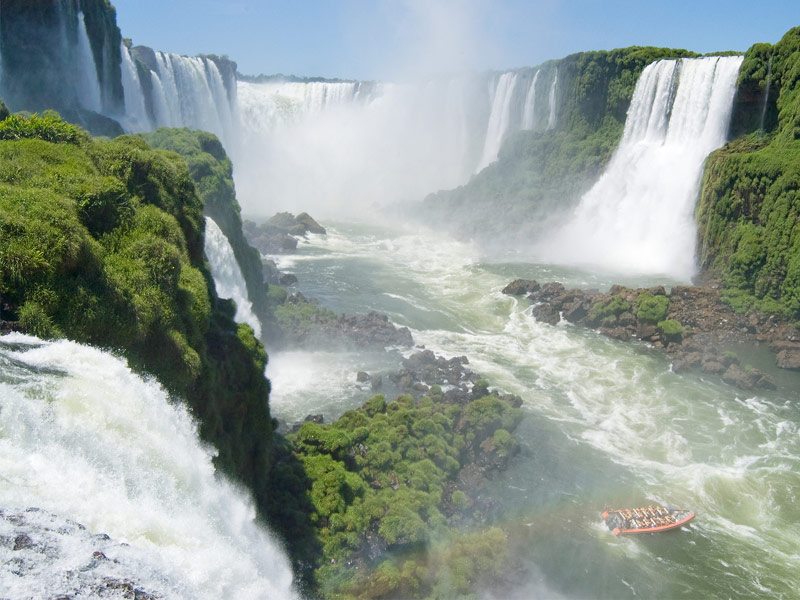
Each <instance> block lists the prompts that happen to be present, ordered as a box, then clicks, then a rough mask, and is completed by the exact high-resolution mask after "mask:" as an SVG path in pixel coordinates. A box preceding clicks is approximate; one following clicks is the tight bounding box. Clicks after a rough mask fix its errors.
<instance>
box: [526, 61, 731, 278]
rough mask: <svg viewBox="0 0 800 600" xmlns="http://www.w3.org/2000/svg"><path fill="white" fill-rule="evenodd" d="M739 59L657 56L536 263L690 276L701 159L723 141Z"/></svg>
mask: <svg viewBox="0 0 800 600" xmlns="http://www.w3.org/2000/svg"><path fill="white" fill-rule="evenodd" d="M741 62H742V57H741V56H731V57H715V56H712V57H706V58H696V59H681V60H678V61H676V60H662V61H658V62H656V63H652V64H650V65H648V66H647V67H646V68H645V69H644V71H643V72H642V75H641V77H640V78H639V81H638V82H637V84H636V89H635V91H634V95H633V99H632V101H631V106H630V109H629V110H628V117H627V119H626V122H625V131H624V133H623V137H622V141H621V142H620V145H619V147H618V148H617V150H616V152H615V153H614V155H613V157H612V158H611V161H610V162H609V165H608V167H607V168H606V170H605V172H604V173H603V175H602V176H601V177H600V179H599V180H598V182H597V183H596V184H595V185H594V187H593V188H592V189H591V190H589V192H587V193H586V195H585V196H584V197H583V198H582V200H581V202H580V204H579V206H578V207H577V209H576V210H575V213H574V215H573V216H572V218H571V220H570V222H569V223H567V225H566V226H565V227H564V228H563V229H562V230H561V231H558V232H556V233H555V234H554V235H552V236H550V237H548V239H546V240H544V241H543V242H542V243H541V244H539V245H538V247H537V254H539V255H540V258H543V259H544V260H548V261H551V262H556V263H561V264H587V265H596V266H600V267H603V268H605V269H608V270H612V271H618V272H626V273H652V274H663V275H668V276H670V277H674V278H676V279H679V280H684V281H685V280H688V279H690V278H691V276H692V274H693V273H694V270H695V262H694V249H695V224H694V219H693V210H694V204H695V202H696V200H697V194H698V192H699V183H700V177H701V175H702V169H703V161H704V159H705V157H706V156H707V155H708V154H709V152H711V151H712V150H714V149H716V148H718V147H719V146H721V145H722V144H723V143H724V141H725V136H726V134H727V129H728V122H729V120H730V115H731V110H732V105H733V96H734V92H735V89H736V78H737V75H738V72H739V66H740V64H741Z"/></svg>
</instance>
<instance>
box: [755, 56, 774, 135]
mask: <svg viewBox="0 0 800 600" xmlns="http://www.w3.org/2000/svg"><path fill="white" fill-rule="evenodd" d="M771 84H772V52H770V54H769V64H768V66H767V85H766V87H765V89H764V101H763V103H762V104H761V118H760V119H759V122H758V130H759V131H761V132H762V133H763V132H764V118H765V117H766V116H767V103H768V102H769V87H770V85H771Z"/></svg>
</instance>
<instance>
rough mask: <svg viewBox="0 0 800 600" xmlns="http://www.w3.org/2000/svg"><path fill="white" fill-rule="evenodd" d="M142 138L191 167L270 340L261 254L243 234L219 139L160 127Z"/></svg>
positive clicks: (207, 212)
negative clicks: (227, 243)
mask: <svg viewBox="0 0 800 600" xmlns="http://www.w3.org/2000/svg"><path fill="white" fill-rule="evenodd" d="M142 137H144V139H146V140H147V142H148V143H149V144H150V145H151V146H153V147H154V148H160V149H163V150H170V151H172V152H177V153H178V154H180V155H181V156H182V157H183V158H184V159H185V160H186V162H187V164H188V165H189V173H190V174H191V177H192V180H193V181H194V183H195V185H196V187H197V192H198V194H199V195H200V198H201V200H202V201H203V206H204V208H203V210H204V214H205V215H206V216H209V217H211V218H212V219H214V221H215V222H216V223H217V225H218V226H219V228H220V229H221V230H222V232H223V233H224V234H225V237H227V238H228V241H229V242H230V244H231V247H232V248H233V253H234V255H235V256H236V262H237V263H238V264H239V267H240V268H241V270H242V275H243V276H244V279H245V283H246V284H247V294H248V297H249V299H250V301H251V302H252V303H253V310H254V312H255V314H256V316H258V318H259V320H260V321H261V323H262V324H264V326H265V327H266V329H265V339H266V338H268V337H270V335H271V333H272V328H271V327H270V324H271V323H272V322H273V321H274V318H273V316H272V311H271V310H270V308H269V305H268V303H267V291H268V286H267V284H266V283H265V282H264V277H263V273H262V269H263V267H262V264H261V255H260V254H259V252H258V250H256V249H255V248H253V247H252V246H250V244H248V243H247V240H246V239H245V237H244V233H243V232H242V218H241V210H240V208H239V203H238V202H237V201H236V193H235V191H234V185H233V173H232V169H233V167H232V165H231V161H230V159H229V158H228V155H227V154H226V153H225V149H224V148H223V147H222V144H221V143H220V141H219V139H217V137H216V136H214V135H213V134H211V133H207V132H205V131H190V130H188V129H167V128H159V129H157V130H156V131H154V132H152V133H147V134H142Z"/></svg>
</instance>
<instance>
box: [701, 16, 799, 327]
mask: <svg viewBox="0 0 800 600" xmlns="http://www.w3.org/2000/svg"><path fill="white" fill-rule="evenodd" d="M738 93H739V95H738V97H737V102H736V107H735V112H734V117H733V121H732V125H731V130H732V132H734V133H737V134H739V135H740V137H739V138H737V139H736V140H734V141H733V142H731V143H729V144H727V145H726V146H724V147H723V148H720V149H719V150H717V151H716V152H714V153H712V154H711V155H710V156H709V158H708V161H707V163H706V170H705V175H704V178H703V188H702V193H701V197H700V200H699V203H698V207H697V213H696V218H697V224H698V227H699V231H698V262H699V264H700V267H701V268H702V269H703V271H704V273H705V275H706V276H708V277H712V278H716V279H719V280H720V282H721V283H722V286H723V296H724V298H726V300H727V301H728V302H730V303H731V304H732V305H733V306H734V308H737V309H739V310H746V309H748V308H749V307H751V306H756V307H757V308H760V309H762V310H764V311H766V312H777V313H781V314H785V315H786V316H788V317H790V318H792V319H798V318H800V225H798V213H800V194H799V193H798V190H800V28H794V29H792V30H790V31H789V32H788V33H786V35H785V36H784V37H783V39H781V41H780V42H778V43H777V44H775V45H774V46H773V45H769V44H756V45H755V46H753V47H752V48H750V49H749V50H748V51H747V53H746V54H745V60H744V62H743V64H742V68H741V71H740V74H739V92H738Z"/></svg>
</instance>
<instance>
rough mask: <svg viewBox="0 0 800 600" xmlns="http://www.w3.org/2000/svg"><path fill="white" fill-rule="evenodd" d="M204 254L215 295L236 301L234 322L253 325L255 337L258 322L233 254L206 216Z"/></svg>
mask: <svg viewBox="0 0 800 600" xmlns="http://www.w3.org/2000/svg"><path fill="white" fill-rule="evenodd" d="M205 253H206V258H208V262H209V264H210V265H211V274H212V276H213V277H214V286H215V287H216V289H217V296H219V297H220V298H231V299H232V300H233V301H234V302H235V303H236V316H235V317H234V319H235V320H236V322H237V323H247V324H248V325H250V327H252V328H253V331H254V332H255V334H256V338H260V337H261V322H260V321H259V320H258V317H256V315H255V314H254V313H253V304H252V302H250V300H248V298H247V285H246V284H245V281H244V276H243V275H242V271H241V269H240V268H239V263H237V262H236V257H235V256H234V255H233V248H231V244H230V242H229V241H228V238H226V237H225V234H224V233H222V230H221V229H220V228H219V226H218V225H217V224H216V223H215V222H214V220H213V219H212V218H211V217H206V239H205Z"/></svg>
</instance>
